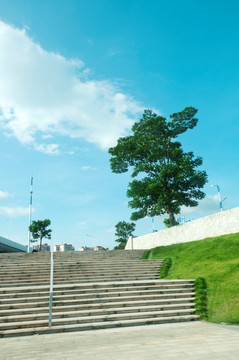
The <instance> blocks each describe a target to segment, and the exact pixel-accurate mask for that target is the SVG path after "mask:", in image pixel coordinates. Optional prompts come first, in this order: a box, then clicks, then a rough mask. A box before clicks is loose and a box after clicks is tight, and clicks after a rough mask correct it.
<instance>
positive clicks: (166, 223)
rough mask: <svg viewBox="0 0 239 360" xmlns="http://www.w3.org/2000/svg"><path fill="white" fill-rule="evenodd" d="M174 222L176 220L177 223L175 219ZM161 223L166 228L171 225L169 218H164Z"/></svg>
mask: <svg viewBox="0 0 239 360" xmlns="http://www.w3.org/2000/svg"><path fill="white" fill-rule="evenodd" d="M175 222H176V223H175V225H179V223H178V222H177V221H176V220H175ZM163 223H164V225H165V227H166V228H170V227H172V226H173V225H172V222H171V220H170V218H167V219H164V221H163Z"/></svg>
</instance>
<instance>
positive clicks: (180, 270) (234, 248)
mask: <svg viewBox="0 0 239 360" xmlns="http://www.w3.org/2000/svg"><path fill="white" fill-rule="evenodd" d="M169 257H170V258H172V267H171V269H170V271H169V274H168V276H167V278H168V279H177V278H181V279H195V278H197V277H198V276H202V277H204V278H205V279H206V281H207V285H208V289H207V290H208V320H209V321H211V322H216V323H218V322H226V323H230V324H239V233H237V234H230V235H224V236H219V237H214V238H208V239H204V240H198V241H192V242H189V243H183V244H176V245H169V246H160V247H157V248H155V249H152V251H151V253H150V255H149V259H163V258H169Z"/></svg>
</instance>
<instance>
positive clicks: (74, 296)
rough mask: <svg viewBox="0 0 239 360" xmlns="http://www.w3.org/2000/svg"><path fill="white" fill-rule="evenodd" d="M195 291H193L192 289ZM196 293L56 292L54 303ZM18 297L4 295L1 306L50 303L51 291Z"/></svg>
mask: <svg viewBox="0 0 239 360" xmlns="http://www.w3.org/2000/svg"><path fill="white" fill-rule="evenodd" d="M191 290H193V289H191ZM193 294H194V292H193V291H192V292H183V293H182V292H178V293H177V292H174V293H171V292H170V293H165V292H162V291H158V290H142V291H140V290H138V291H120V292H118V291H112V292H96V291H94V292H89V293H83V294H82V293H79V292H76V293H69V292H68V293H66V294H64V293H63V294H57V293H56V292H54V293H53V296H54V301H64V300H68V301H70V300H84V299H95V298H108V297H118V298H122V297H125V296H127V297H130V296H131V297H132V296H140V297H143V296H145V297H149V296H152V297H157V298H164V299H167V298H175V297H177V298H181V297H185V296H187V297H188V296H193ZM17 295H18V296H15V294H12V296H11V297H10V295H9V294H4V295H2V296H1V299H0V305H4V304H5V303H6V300H7V303H8V305H10V304H14V303H18V304H20V303H26V302H34V301H35V300H36V299H37V300H38V302H39V301H48V300H49V291H48V292H45V293H35V294H34V293H33V294H32V293H30V294H17Z"/></svg>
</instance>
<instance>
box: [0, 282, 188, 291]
mask: <svg viewBox="0 0 239 360" xmlns="http://www.w3.org/2000/svg"><path fill="white" fill-rule="evenodd" d="M193 285H194V280H178V279H177V280H166V279H144V280H135V279H133V280H127V281H125V280H122V281H118V282H117V281H108V282H90V283H75V284H54V293H55V292H59V291H63V292H64V293H65V292H66V291H81V292H88V291H97V290H99V289H103V291H118V290H120V289H123V291H125V290H126V291H127V290H132V289H136V290H138V289H141V290H142V289H151V290H153V289H157V290H161V289H162V290H170V289H171V290H173V289H176V288H177V289H179V290H180V289H184V290H185V289H189V288H192V287H193ZM42 291H49V284H47V285H32V284H31V286H30V287H29V286H16V287H9V286H8V287H2V288H1V289H0V295H1V294H11V293H30V292H42Z"/></svg>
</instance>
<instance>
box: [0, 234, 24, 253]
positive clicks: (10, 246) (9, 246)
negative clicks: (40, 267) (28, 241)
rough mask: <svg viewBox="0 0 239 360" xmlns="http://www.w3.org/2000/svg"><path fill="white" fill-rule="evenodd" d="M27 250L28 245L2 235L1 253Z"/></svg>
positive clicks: (0, 237)
mask: <svg viewBox="0 0 239 360" xmlns="http://www.w3.org/2000/svg"><path fill="white" fill-rule="evenodd" d="M9 252H27V246H24V245H22V244H18V243H17V242H15V241H12V240H9V239H6V238H4V237H2V236H0V253H9Z"/></svg>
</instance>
